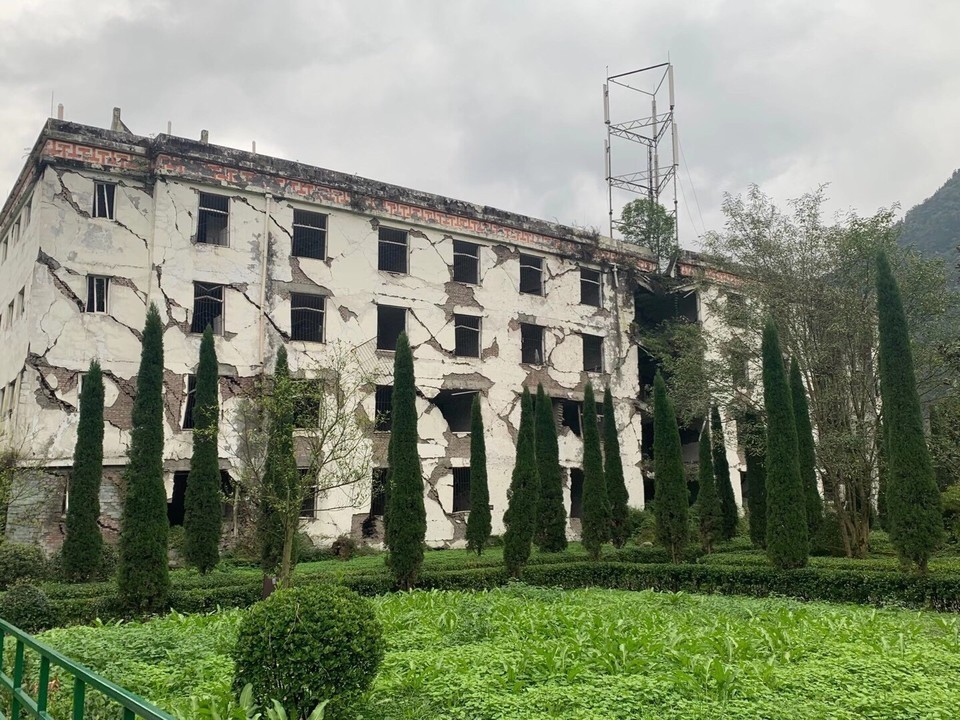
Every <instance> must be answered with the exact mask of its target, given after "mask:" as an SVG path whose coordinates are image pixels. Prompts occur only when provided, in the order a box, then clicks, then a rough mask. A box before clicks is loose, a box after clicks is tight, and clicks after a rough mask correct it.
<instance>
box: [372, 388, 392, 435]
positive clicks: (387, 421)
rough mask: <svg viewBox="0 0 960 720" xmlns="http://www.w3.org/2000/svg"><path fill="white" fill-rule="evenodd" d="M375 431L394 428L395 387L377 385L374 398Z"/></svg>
mask: <svg viewBox="0 0 960 720" xmlns="http://www.w3.org/2000/svg"><path fill="white" fill-rule="evenodd" d="M373 412H374V424H373V429H374V430H382V431H387V430H390V429H392V428H393V385H377V390H376V392H375V393H374V398H373Z"/></svg>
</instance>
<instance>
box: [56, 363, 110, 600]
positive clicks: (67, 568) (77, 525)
mask: <svg viewBox="0 0 960 720" xmlns="http://www.w3.org/2000/svg"><path fill="white" fill-rule="evenodd" d="M102 471H103V375H102V374H101V372H100V363H98V362H97V361H96V360H94V361H92V362H91V363H90V369H89V370H88V371H87V374H86V375H85V376H84V378H83V387H82V388H81V390H80V422H79V423H78V424H77V444H76V446H75V447H74V451H73V472H72V473H71V474H70V488H69V491H68V497H69V499H70V504H69V507H68V509H67V535H66V537H65V538H64V540H63V569H64V573H65V574H66V576H67V578H68V579H70V580H78V581H86V580H90V579H91V577H93V575H94V574H95V573H96V572H97V570H99V569H100V563H101V558H102V552H103V537H102V536H101V534H100V526H99V525H98V524H97V521H98V520H99V518H100V479H101V473H102Z"/></svg>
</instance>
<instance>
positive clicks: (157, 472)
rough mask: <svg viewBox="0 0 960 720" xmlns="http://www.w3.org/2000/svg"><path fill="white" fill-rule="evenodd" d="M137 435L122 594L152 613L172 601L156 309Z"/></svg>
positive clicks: (131, 457) (123, 528) (130, 468)
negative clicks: (169, 595) (168, 597)
mask: <svg viewBox="0 0 960 720" xmlns="http://www.w3.org/2000/svg"><path fill="white" fill-rule="evenodd" d="M132 416H133V417H132V420H133V430H132V431H131V433H130V447H129V449H128V451H127V457H128V462H127V467H126V471H125V472H124V481H125V484H126V495H125V498H124V503H123V515H122V518H121V521H120V567H119V572H118V590H119V593H120V598H121V600H122V601H123V602H124V604H125V605H127V607H129V608H131V609H133V610H136V611H139V612H150V611H154V610H159V609H161V608H162V607H163V606H164V604H165V603H166V601H167V594H168V592H169V589H170V576H169V573H168V570H167V533H168V531H169V529H170V524H169V521H168V520H167V492H166V488H165V487H164V484H163V323H162V321H161V320H160V313H159V311H158V310H157V307H156V305H154V304H152V303H151V305H150V308H149V310H147V320H146V324H145V325H144V328H143V346H142V350H141V353H140V370H139V372H138V373H137V395H136V398H135V399H134V401H133V413H132Z"/></svg>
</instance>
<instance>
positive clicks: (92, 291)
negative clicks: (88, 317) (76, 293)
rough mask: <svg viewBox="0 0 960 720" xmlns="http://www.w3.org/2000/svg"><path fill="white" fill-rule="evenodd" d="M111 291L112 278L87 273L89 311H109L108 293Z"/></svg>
mask: <svg viewBox="0 0 960 720" xmlns="http://www.w3.org/2000/svg"><path fill="white" fill-rule="evenodd" d="M109 291H110V278H108V277H102V276H100V275H87V312H92V313H105V312H107V294H108V293H109Z"/></svg>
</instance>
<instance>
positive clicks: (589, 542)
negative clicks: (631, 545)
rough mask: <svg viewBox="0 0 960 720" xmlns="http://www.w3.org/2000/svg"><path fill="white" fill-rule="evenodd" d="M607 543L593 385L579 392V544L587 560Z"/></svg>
mask: <svg viewBox="0 0 960 720" xmlns="http://www.w3.org/2000/svg"><path fill="white" fill-rule="evenodd" d="M609 540H610V500H609V499H608V498H607V481H606V478H604V476H603V454H602V452H601V450H600V428H599V427H598V420H597V402H596V399H595V398H594V395H593V384H592V383H589V382H588V383H587V387H586V388H585V389H584V391H583V522H582V530H581V542H582V543H583V547H584V548H586V550H587V552H588V553H590V557H592V558H593V559H594V560H596V559H598V558H599V557H600V548H601V547H602V546H603V544H604V543H605V542H607V541H609Z"/></svg>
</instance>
